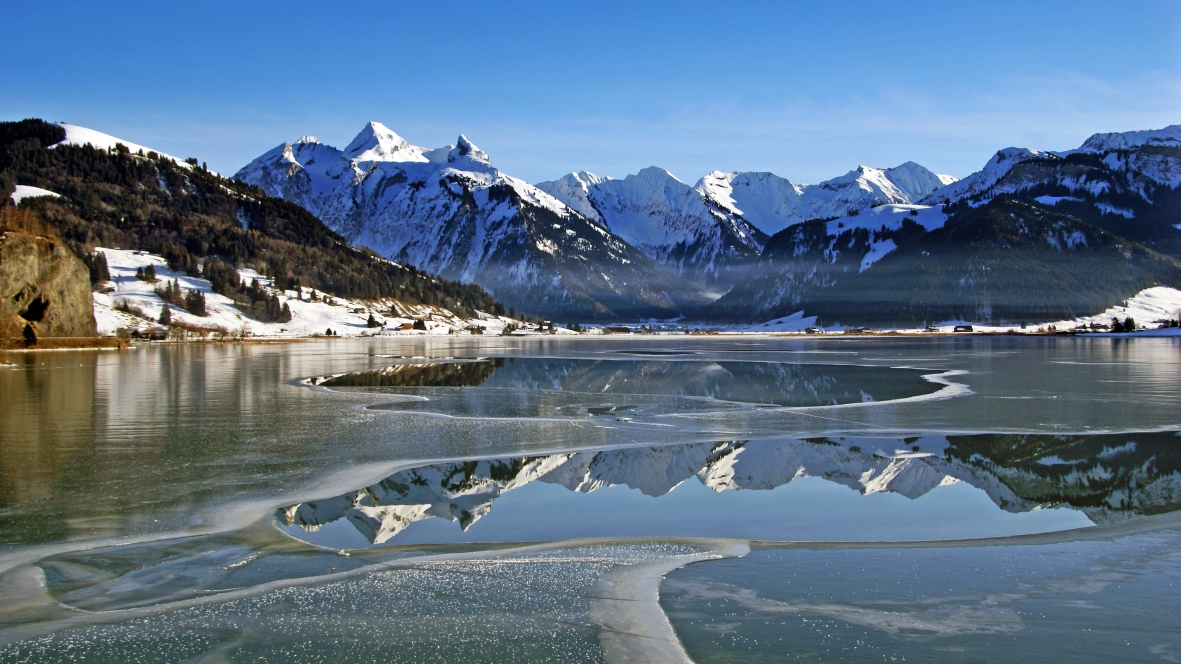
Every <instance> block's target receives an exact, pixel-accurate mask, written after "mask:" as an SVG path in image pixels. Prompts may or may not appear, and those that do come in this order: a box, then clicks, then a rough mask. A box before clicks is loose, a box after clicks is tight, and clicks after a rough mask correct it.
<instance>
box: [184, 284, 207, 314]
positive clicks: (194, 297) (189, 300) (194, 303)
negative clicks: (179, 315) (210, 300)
mask: <svg viewBox="0 0 1181 664" xmlns="http://www.w3.org/2000/svg"><path fill="white" fill-rule="evenodd" d="M185 309H188V310H189V313H191V314H193V315H194V316H205V315H206V312H205V295H204V294H203V293H201V292H200V291H195V290H191V291H189V292H188V293H185Z"/></svg>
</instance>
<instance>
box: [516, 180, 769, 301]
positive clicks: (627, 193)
mask: <svg viewBox="0 0 1181 664" xmlns="http://www.w3.org/2000/svg"><path fill="white" fill-rule="evenodd" d="M537 186H538V188H539V189H541V190H543V191H546V192H548V193H550V194H551V195H553V196H554V197H555V198H557V199H558V200H561V201H562V202H563V203H566V204H567V205H568V206H570V207H571V208H574V209H582V210H586V214H587V216H588V218H591V219H595V220H596V221H598V222H599V223H601V224H602V226H603V227H604V228H606V229H607V230H609V231H611V232H612V233H614V234H615V235H617V236H619V237H621V238H623V239H624V240H625V241H627V242H628V243H629V244H631V245H632V246H634V247H636V248H638V249H639V250H640V251H642V252H644V254H645V255H647V256H649V257H650V258H653V259H655V260H656V261H658V262H660V263H662V264H664V265H668V266H671V267H673V268H674V269H676V270H677V272H679V273H681V274H682V275H684V276H686V277H689V278H690V279H693V280H694V281H697V282H699V283H708V284H709V285H710V287H711V290H719V289H720V292H725V290H727V289H728V288H729V287H730V285H731V284H732V283H733V281H734V275H733V272H734V270H735V269H736V268H738V267H739V266H741V265H744V264H746V263H749V262H750V261H751V260H752V259H754V258H756V257H757V256H758V254H759V252H760V251H762V248H763V243H764V242H766V240H767V235H766V234H765V233H763V232H762V231H760V230H759V229H758V228H756V227H754V226H752V225H751V224H749V223H747V222H746V220H744V219H743V218H742V217H741V216H740V215H734V214H727V213H726V211H724V210H720V209H719V208H718V207H717V205H715V204H713V202H712V201H710V200H709V199H707V198H705V197H704V196H703V195H702V194H701V192H700V191H698V190H697V189H694V188H693V187H690V186H689V185H687V184H685V183H684V182H681V181H680V180H678V179H677V178H676V176H674V175H673V174H672V173H669V172H668V171H666V170H664V169H662V168H658V167H656V166H652V167H649V168H645V169H643V170H641V171H640V172H639V173H637V174H635V175H629V176H627V177H626V178H624V179H622V180H615V179H612V178H603V177H599V176H597V175H594V174H592V173H586V172H585V171H584V172H581V173H571V174H569V175H566V176H564V177H562V178H560V179H558V180H556V181H553V182H542V183H540V184H538V185H537Z"/></svg>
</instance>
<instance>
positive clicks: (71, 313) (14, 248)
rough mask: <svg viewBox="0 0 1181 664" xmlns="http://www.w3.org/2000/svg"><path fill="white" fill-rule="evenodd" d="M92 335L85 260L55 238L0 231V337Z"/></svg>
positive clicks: (22, 338) (88, 280)
mask: <svg viewBox="0 0 1181 664" xmlns="http://www.w3.org/2000/svg"><path fill="white" fill-rule="evenodd" d="M30 335H31V336H30ZM95 336H97V332H96V331H95V323H94V305H93V302H92V300H91V295H90V271H89V269H87V267H86V264H85V263H83V262H82V261H81V260H80V259H79V258H78V257H77V256H75V255H74V254H73V253H71V252H70V250H69V248H67V247H66V246H65V245H64V244H63V243H62V242H61V241H60V240H56V239H52V238H46V237H37V236H33V235H29V234H26V233H18V232H13V231H9V232H6V233H4V234H3V235H0V339H9V340H11V339H21V340H29V341H31V340H32V339H34V338H37V339H39V338H49V337H95Z"/></svg>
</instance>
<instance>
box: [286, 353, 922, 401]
mask: <svg viewBox="0 0 1181 664" xmlns="http://www.w3.org/2000/svg"><path fill="white" fill-rule="evenodd" d="M924 373H931V372H930V371H927V372H924V371H922V370H918V369H893V368H886V367H867V366H857V365H839V364H794V363H784V362H733V361H730V362H727V361H693V360H629V359H615V358H613V359H610V360H579V359H559V358H510V359H509V360H508V361H507V362H506V361H505V359H504V358H495V359H487V360H485V359H481V360H469V361H448V362H431V363H422V364H395V365H391V366H388V367H383V368H380V369H372V370H367V371H359V372H354V373H347V374H340V375H335V376H325V377H318V378H313V379H311V380H310V381H309V382H311V383H312V384H315V385H320V386H324V387H336V388H339V387H359V388H397V387H477V386H479V387H483V388H513V389H537V390H558V391H564V392H581V393H589V394H629V395H653V396H670V397H690V398H708V399H717V400H720V401H730V402H740V403H752V404H762V405H772V406H791V407H805V406H829V405H837V404H846V403H861V402H866V401H886V400H891V399H899V398H905V397H910V396H916V395H921V394H930V393H932V392H935V391H936V390H938V389H939V387H940V386H939V385H938V384H935V383H931V382H929V381H927V380H924V379H923V378H922V375H923V374H924Z"/></svg>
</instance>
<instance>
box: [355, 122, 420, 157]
mask: <svg viewBox="0 0 1181 664" xmlns="http://www.w3.org/2000/svg"><path fill="white" fill-rule="evenodd" d="M408 147H410V144H409V143H407V142H406V139H404V138H402V137H401V136H399V135H397V134H395V133H394V132H393V131H391V130H390V128H389V127H386V126H385V125H383V124H382V123H380V122H370V123H369V124H367V125H365V128H364V129H362V130H361V133H359V134H357V137H356V138H354V139H353V142H352V143H349V145H348V147H346V148H345V149H344V153H345V157H346V158H348V159H357V160H360V161H383V160H386V159H388V158H389V157H392V156H393V155H394V154H395V153H397V152H398V151H400V150H405V149H406V148H408Z"/></svg>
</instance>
